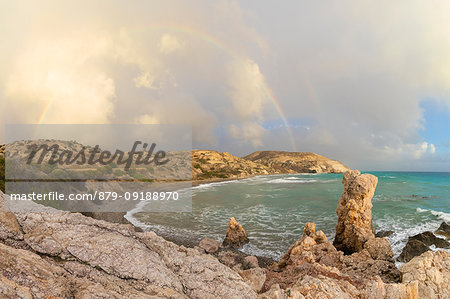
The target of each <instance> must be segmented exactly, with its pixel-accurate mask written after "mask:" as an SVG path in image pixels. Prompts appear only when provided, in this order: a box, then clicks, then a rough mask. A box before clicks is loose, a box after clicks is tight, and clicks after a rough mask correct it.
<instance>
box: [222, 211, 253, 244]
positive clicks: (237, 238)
mask: <svg viewBox="0 0 450 299" xmlns="http://www.w3.org/2000/svg"><path fill="white" fill-rule="evenodd" d="M247 242H248V237H247V233H246V232H245V230H244V228H243V227H242V225H240V224H239V223H238V222H237V221H236V219H234V217H231V219H230V222H228V230H227V234H226V236H225V240H223V245H224V246H229V247H232V248H239V247H241V246H242V245H244V244H245V243H247Z"/></svg>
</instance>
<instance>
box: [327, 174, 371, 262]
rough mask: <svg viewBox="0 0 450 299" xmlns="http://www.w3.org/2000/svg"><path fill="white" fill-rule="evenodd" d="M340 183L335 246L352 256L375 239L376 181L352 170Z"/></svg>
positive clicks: (369, 175)
mask: <svg viewBox="0 0 450 299" xmlns="http://www.w3.org/2000/svg"><path fill="white" fill-rule="evenodd" d="M342 183H343V184H344V191H343V192H342V195H341V198H340V199H339V202H338V205H337V208H336V213H337V216H338V222H337V225H336V237H335V240H334V246H335V247H336V248H337V249H338V250H341V251H343V252H344V253H345V254H351V253H353V252H358V251H361V250H362V249H363V248H364V243H366V242H367V240H369V239H371V238H375V235H374V230H373V225H372V197H373V194H374V192H375V188H376V186H377V183H378V178H377V177H376V176H373V175H371V174H362V175H361V174H360V172H359V171H358V170H352V171H347V172H346V173H345V174H344V177H343V179H342Z"/></svg>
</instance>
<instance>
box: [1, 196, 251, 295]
mask: <svg viewBox="0 0 450 299" xmlns="http://www.w3.org/2000/svg"><path fill="white" fill-rule="evenodd" d="M0 195H1V198H0V202H1V201H2V200H3V194H0ZM2 213H6V214H3V215H2V216H5V215H7V217H1V218H0V232H1V233H0V297H5V296H6V297H12V298H14V297H22V298H31V297H36V298H44V297H55V298H69V297H75V298H93V297H100V296H101V297H108V298H113V297H115V298H153V297H152V296H156V297H164V298H206V297H216V298H233V297H234V298H238V297H246V298H255V297H256V293H255V292H254V291H253V290H252V289H251V287H250V286H249V285H248V284H246V283H245V282H244V281H243V280H242V278H241V276H239V274H238V273H236V272H235V271H233V270H231V269H230V268H228V267H227V266H225V265H223V264H221V263H220V262H219V261H218V260H217V259H216V258H214V257H213V256H210V255H207V254H202V253H199V252H198V251H197V250H195V249H190V248H185V247H183V246H178V245H175V244H174V243H171V242H168V241H166V240H164V239H163V238H161V237H159V236H157V235H156V234H155V233H153V232H145V233H140V232H135V231H134V228H133V227H132V226H131V225H126V224H113V223H108V222H105V221H100V220H95V219H91V218H88V217H85V216H83V215H81V214H76V213H75V214H73V213H66V212H56V211H54V212H52V213H21V214H11V213H8V212H6V211H4V210H3V211H2Z"/></svg>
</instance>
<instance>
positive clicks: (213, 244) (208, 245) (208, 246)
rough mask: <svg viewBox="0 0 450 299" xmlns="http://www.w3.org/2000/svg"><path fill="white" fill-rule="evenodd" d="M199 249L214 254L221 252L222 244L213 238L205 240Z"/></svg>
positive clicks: (199, 245) (201, 242)
mask: <svg viewBox="0 0 450 299" xmlns="http://www.w3.org/2000/svg"><path fill="white" fill-rule="evenodd" d="M198 247H200V248H202V249H204V250H205V251H206V252H207V253H214V252H216V251H217V250H219V247H220V242H219V241H216V240H214V239H211V238H204V239H203V240H201V241H200V243H199V244H198Z"/></svg>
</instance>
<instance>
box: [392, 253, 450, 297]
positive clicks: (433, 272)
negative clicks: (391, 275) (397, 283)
mask: <svg viewBox="0 0 450 299" xmlns="http://www.w3.org/2000/svg"><path fill="white" fill-rule="evenodd" d="M400 271H401V273H402V281H403V282H404V283H408V282H413V281H418V288H419V298H439V299H440V298H446V299H448V298H450V292H449V290H450V253H448V252H446V251H443V250H438V251H437V252H432V251H427V252H425V253H423V254H422V255H420V256H417V257H415V258H413V259H412V260H411V261H409V262H408V263H406V264H404V265H403V266H402V267H401V268H400Z"/></svg>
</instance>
